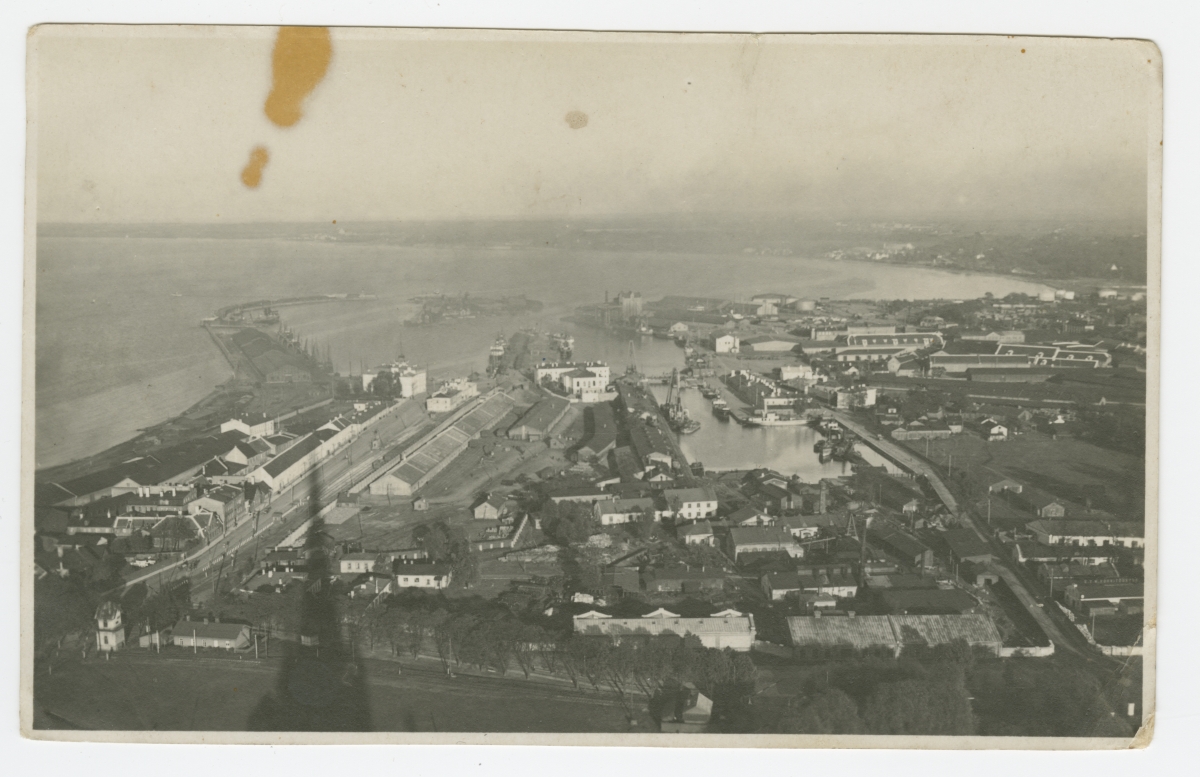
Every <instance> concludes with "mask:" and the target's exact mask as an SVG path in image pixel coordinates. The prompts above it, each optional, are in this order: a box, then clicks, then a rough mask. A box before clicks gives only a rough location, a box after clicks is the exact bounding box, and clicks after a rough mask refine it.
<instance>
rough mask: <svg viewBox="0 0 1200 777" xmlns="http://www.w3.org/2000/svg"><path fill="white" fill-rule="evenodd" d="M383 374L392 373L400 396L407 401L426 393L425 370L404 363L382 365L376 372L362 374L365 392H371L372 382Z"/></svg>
mask: <svg viewBox="0 0 1200 777" xmlns="http://www.w3.org/2000/svg"><path fill="white" fill-rule="evenodd" d="M383 373H390V374H391V375H392V377H393V379H394V380H395V382H396V384H397V385H398V386H399V387H400V396H402V397H404V398H405V399H408V398H410V397H414V396H416V395H417V394H424V393H425V387H426V373H425V370H423V369H418V368H417V367H414V366H412V365H411V364H409V363H408V362H403V361H397V362H393V363H391V364H381V365H380V366H378V367H376V368H375V371H374V372H364V373H363V374H362V384H363V391H367V390H369V389H370V388H371V383H372V381H374V380H375V378H377V377H379V376H380V375H382V374H383Z"/></svg>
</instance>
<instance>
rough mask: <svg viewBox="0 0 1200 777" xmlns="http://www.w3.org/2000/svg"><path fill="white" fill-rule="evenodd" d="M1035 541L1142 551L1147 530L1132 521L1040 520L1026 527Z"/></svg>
mask: <svg viewBox="0 0 1200 777" xmlns="http://www.w3.org/2000/svg"><path fill="white" fill-rule="evenodd" d="M1026 528H1028V529H1029V530H1030V531H1031V532H1033V535H1034V537H1036V538H1037V541H1038V542H1040V543H1042V544H1043V545H1086V546H1096V547H1103V546H1105V545H1121V546H1123V547H1126V548H1141V547H1144V546H1145V544H1146V530H1145V527H1144V526H1143V525H1142V524H1140V523H1134V522H1133V521H1071V520H1065V519H1064V520H1055V519H1042V520H1040V521H1033V522H1032V523H1030V524H1027V526H1026Z"/></svg>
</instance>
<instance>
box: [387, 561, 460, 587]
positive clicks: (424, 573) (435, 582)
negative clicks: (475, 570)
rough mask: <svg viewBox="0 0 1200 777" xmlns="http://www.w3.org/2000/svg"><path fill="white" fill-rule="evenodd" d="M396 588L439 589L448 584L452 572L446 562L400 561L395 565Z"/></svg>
mask: <svg viewBox="0 0 1200 777" xmlns="http://www.w3.org/2000/svg"><path fill="white" fill-rule="evenodd" d="M395 577H396V587H397V588H433V589H441V588H446V587H448V586H449V585H450V579H451V577H452V573H451V571H450V567H449V566H448V565H446V564H427V563H420V562H405V561H400V562H398V563H397V564H396V567H395Z"/></svg>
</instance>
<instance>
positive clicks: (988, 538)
mask: <svg viewBox="0 0 1200 777" xmlns="http://www.w3.org/2000/svg"><path fill="white" fill-rule="evenodd" d="M831 414H832V415H833V417H834V418H835V419H836V420H837V422H838V423H840V424H841V425H842V426H845V427H846V428H847V429H849V430H850V431H852V432H854V433H855V434H857V435H858V436H859V437H861V438H862V439H863V442H864V443H865V444H866V445H869V446H871V447H872V448H874V449H875V450H877V451H879V452H880V453H882V454H883V455H885V456H887V457H888V458H890V459H891V460H892V461H894V462H896V463H897V464H899V465H900V466H902V467H904V468H905V469H907V470H908V471H909V472H912V473H913V474H916V475H923V476H924V477H925V479H926V480H927V481H928V483H929V485H930V487H931V488H933V490H934V492H935V493H936V494H937V495H938V497H939V498H940V499H941V500H942V503H943V504H945V505H946V508H947V509H948V510H950V512H951V514H953V515H955V516H957V517H958V518H959V519H961V520H962V521H963V522H964V523H966V525H968V526H970V527H971V529H972V530H973V531H974V532H975V534H976V535H977V536H978V537H979V539H981V540H982V541H983V542H985V543H987V545H988V547H989V548H991V549H992V553H993V554H994V555H995V556H996V559H997V563H996V564H995V565H993V566H994V568H995V569H996V573H997V574H999V575H1000V576H1001V577H1002V578H1003V579H1004V582H1006V583H1008V586H1009V588H1011V589H1012V590H1013V593H1014V594H1016V596H1017V599H1018V600H1019V601H1020V602H1021V604H1022V605H1024V607H1025V609H1027V610H1028V611H1029V613H1030V614H1031V615H1032V616H1033V619H1034V620H1035V621H1037V623H1038V625H1039V626H1041V627H1042V630H1043V631H1045V632H1046V636H1048V637H1049V638H1050V640H1051V641H1052V642H1053V643H1054V645H1055V649H1056V650H1057V649H1059V648H1061V649H1064V650H1068V651H1070V652H1072V653H1074V654H1076V655H1078V656H1080V657H1082V658H1084V659H1086V660H1088V661H1092V662H1098V663H1102V664H1115V663H1116V662H1113V661H1112V660H1111V659H1108V658H1106V657H1104V656H1101V655H1099V654H1098V653H1096V651H1095V650H1092V649H1091V647H1090V645H1088V642H1087V640H1086V639H1085V638H1084V637H1083V635H1082V634H1080V633H1079V630H1078V629H1076V628H1074V626H1071V625H1070V624H1067V626H1066V627H1065V628H1064V627H1063V626H1062V625H1061V624H1059V623H1058V622H1057V621H1056V620H1055V618H1053V617H1052V616H1051V615H1050V614H1049V613H1047V612H1046V608H1047V607H1053V606H1054V605H1053V603H1045V602H1039V601H1038V599H1037V597H1036V596H1034V595H1033V594H1032V593H1030V591H1029V585H1028V584H1027V581H1026V579H1025V577H1024V576H1022V574H1021V572H1022V571H1023V570H1019V569H1014V568H1013V566H1012V560H1011V559H1010V558H1009V553H1008V550H1007V549H1006V548H1005V547H1004V546H1003V545H1002V544H1001V543H1000V541H999V540H998V539H996V537H995V535H993V534H992V533H991V532H990V531H985V530H984V529H983V528H981V527H980V525H979V520H978V517H977V516H975V515H974V514H973V513H972V512H971V511H970V510H964V511H961V512H960V510H959V504H958V500H957V499H955V498H954V495H953V494H951V493H950V489H949V488H947V487H946V484H945V483H943V482H942V479H941V477H940V476H939V475H938V472H937V470H935V469H934V468H933V466H932V465H931V464H930V463H929V462H927V461H925V460H924V459H922V458H920V457H918V456H917V455H915V454H913V453H912V452H910V451H908V450H906V449H905V448H903V447H902V446H900V445H897V444H896V443H894V442H892V441H891V440H887V439H883V438H881V437H878V436H877V435H875V434H874V433H873V432H871V431H869V430H868V429H867V428H866V427H864V426H863V425H862V424H860V423H858V422H857V421H855V420H854V419H852V418H850V417H849V416H847V415H846V414H845V413H839V412H837V411H832V413H831ZM1043 604H1045V606H1042V605H1043Z"/></svg>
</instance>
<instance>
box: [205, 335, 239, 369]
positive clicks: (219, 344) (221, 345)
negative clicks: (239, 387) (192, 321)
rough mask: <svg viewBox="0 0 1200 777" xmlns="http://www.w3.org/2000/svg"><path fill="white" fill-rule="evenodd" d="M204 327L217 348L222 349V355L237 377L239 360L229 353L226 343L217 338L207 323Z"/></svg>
mask: <svg viewBox="0 0 1200 777" xmlns="http://www.w3.org/2000/svg"><path fill="white" fill-rule="evenodd" d="M203 326H204V329H205V331H207V332H208V336H209V337H211V338H212V341H213V342H214V343H216V344H217V348H218V349H220V351H221V355H222V356H224V357H225V361H227V362H229V366H230V368H231V369H232V370H233V374H234V375H237V371H238V363H237V359H235V358H234V356H233V354H232V353H230V352H229V349H228V348H226V347H225V343H223V342H221V338H220V337H218V336H217V333H216V332H214V331H213V328H212V327H211V326H209V325H208V324H207V323H205V324H204V325H203Z"/></svg>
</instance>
